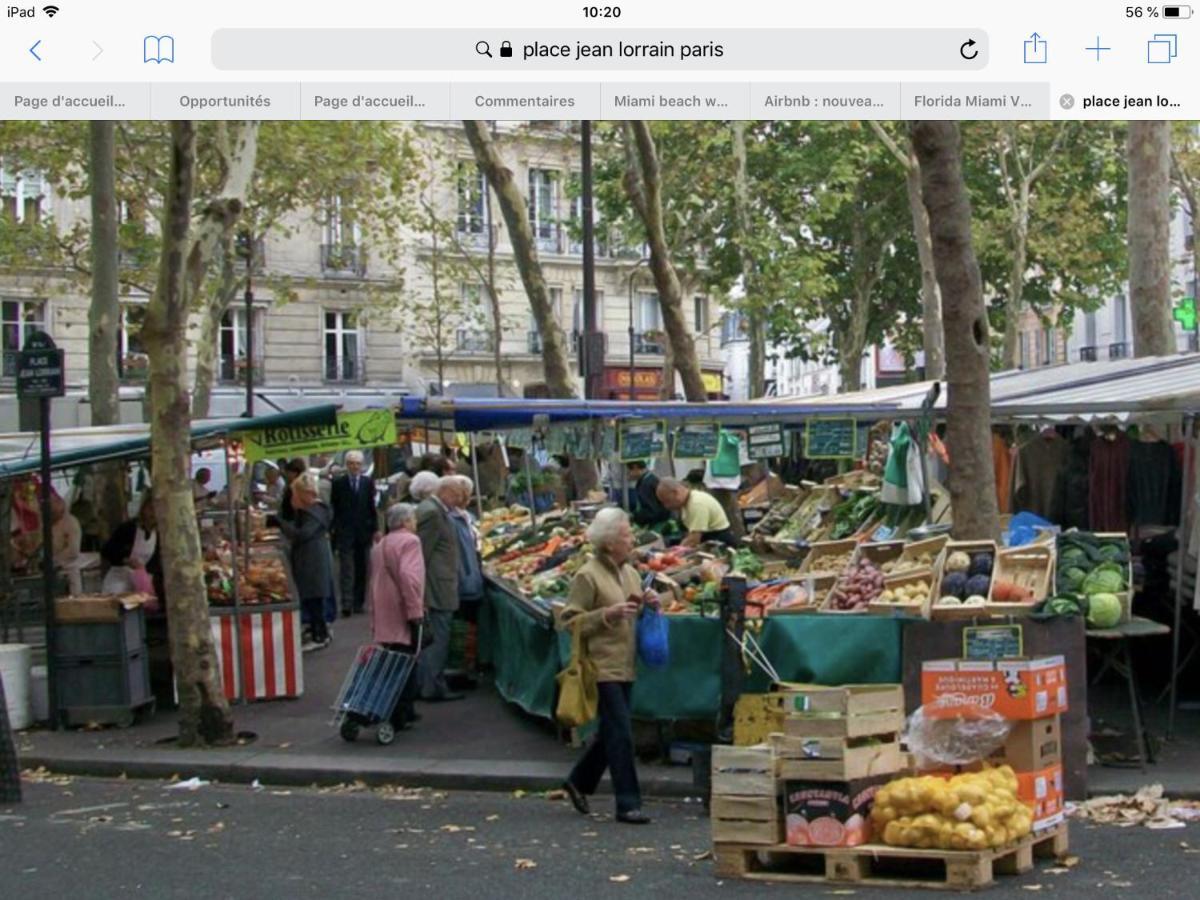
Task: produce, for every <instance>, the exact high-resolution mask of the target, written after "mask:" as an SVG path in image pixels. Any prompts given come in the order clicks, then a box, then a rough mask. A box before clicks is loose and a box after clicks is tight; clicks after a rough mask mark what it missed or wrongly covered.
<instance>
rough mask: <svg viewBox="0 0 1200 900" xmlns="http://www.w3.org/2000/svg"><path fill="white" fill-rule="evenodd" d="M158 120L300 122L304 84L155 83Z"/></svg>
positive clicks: (153, 95) (152, 103) (153, 106)
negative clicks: (302, 85) (276, 120)
mask: <svg viewBox="0 0 1200 900" xmlns="http://www.w3.org/2000/svg"><path fill="white" fill-rule="evenodd" d="M150 114H151V118H154V119H298V118H300V85H299V84H288V83H280V82H277V81H270V82H210V83H207V84H203V83H202V84H170V83H167V84H155V85H153V86H152V87H151V91H150Z"/></svg>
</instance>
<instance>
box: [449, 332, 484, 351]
mask: <svg viewBox="0 0 1200 900" xmlns="http://www.w3.org/2000/svg"><path fill="white" fill-rule="evenodd" d="M492 347H493V345H492V333H491V332H490V331H481V330H478V329H474V328H460V329H458V331H457V332H456V334H455V347H454V349H455V350H456V351H458V352H459V353H491V352H492Z"/></svg>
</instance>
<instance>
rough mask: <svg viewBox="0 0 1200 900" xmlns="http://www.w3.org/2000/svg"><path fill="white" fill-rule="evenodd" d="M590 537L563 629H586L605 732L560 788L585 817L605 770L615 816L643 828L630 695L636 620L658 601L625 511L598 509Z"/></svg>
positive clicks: (584, 635) (644, 818)
mask: <svg viewBox="0 0 1200 900" xmlns="http://www.w3.org/2000/svg"><path fill="white" fill-rule="evenodd" d="M587 538H588V540H589V541H590V542H591V544H592V547H593V548H594V550H595V556H594V557H593V558H592V559H591V560H589V561H588V562H586V563H584V565H583V567H582V568H581V569H580V570H579V571H578V572H577V573H576V574H575V578H574V580H573V581H572V582H571V591H570V595H569V597H568V599H567V605H566V607H565V608H564V609H563V611H562V614H561V615H560V617H559V627H560V628H562V629H564V630H566V629H571V628H579V629H580V630H581V637H582V638H583V650H584V652H585V653H586V654H587V655H588V656H589V657H590V658H591V660H592V662H593V663H594V664H595V666H596V678H597V682H598V684H597V687H598V688H599V699H600V731H599V733H598V734H597V735H596V737H594V738H593V739H592V743H591V745H590V746H589V747H588V749H587V751H586V752H585V753H584V754H583V757H582V758H581V759H580V760H579V762H578V763H576V765H575V768H574V769H572V770H571V774H570V775H569V776H568V777H567V780H566V782H565V783H564V784H563V788H564V789H565V790H566V792H567V795H568V796H569V797H570V798H571V803H572V804H573V805H574V806H575V809H577V810H578V811H579V812H580V813H583V814H584V815H587V814H589V813H590V812H591V809H590V807H589V805H588V799H587V798H588V797H589V796H590V795H591V794H594V793H595V792H596V788H597V787H599V785H600V778H601V777H602V776H603V775H604V770H605V769H606V768H607V769H608V771H609V773H610V774H611V776H612V783H613V792H614V793H615V794H616V798H617V821H618V822H625V823H627V824H630V825H645V824H647V823H648V822H649V821H650V817H649V816H647V815H646V814H645V813H644V812H642V794H641V788H640V787H639V785H638V777H637V768H636V766H635V761H634V755H633V723H632V719H631V716H630V706H629V699H630V695H631V693H632V690H633V679H634V672H635V668H634V657H635V654H636V649H637V647H636V624H635V618H636V616H637V614H638V612H639V611H640V609H641V605H642V604H643V603H648V604H650V605H652V606H657V605H658V598H657V596H656V595H655V594H654V593H653V592H650V591H643V590H642V584H641V579H640V577H639V576H638V573H637V570H636V569H634V568H633V566H631V565H630V564H629V559H630V557H631V556H632V554H633V546H634V541H633V528H632V527H631V526H630V524H629V517H628V516H626V515H625V513H624V511H623V510H620V509H615V508H612V507H609V508H607V509H602V510H600V512H598V513H597V514H596V518H595V519H594V520H593V521H592V524H591V525H590V526H589V527H588V530H587Z"/></svg>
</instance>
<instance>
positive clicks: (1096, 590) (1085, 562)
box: [1055, 531, 1130, 597]
mask: <svg viewBox="0 0 1200 900" xmlns="http://www.w3.org/2000/svg"><path fill="white" fill-rule="evenodd" d="M1128 567H1129V544H1128V541H1127V540H1126V539H1125V537H1124V536H1121V537H1105V538H1101V537H1099V536H1098V535H1095V534H1093V533H1091V532H1090V531H1068V532H1066V533H1064V534H1060V535H1059V536H1058V578H1057V583H1056V585H1055V586H1056V588H1057V590H1058V593H1060V594H1071V593H1082V594H1086V595H1087V596H1089V597H1090V596H1092V595H1093V594H1116V593H1120V592H1121V591H1125V590H1128V589H1129V587H1130V585H1129V583H1128V571H1129V568H1128Z"/></svg>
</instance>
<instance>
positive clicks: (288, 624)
mask: <svg viewBox="0 0 1200 900" xmlns="http://www.w3.org/2000/svg"><path fill="white" fill-rule="evenodd" d="M234 619H235V617H234V616H232V615H228V616H213V617H212V618H211V620H210V621H211V623H212V635H213V642H214V643H215V644H216V646H217V665H218V666H219V668H220V670H221V684H222V686H223V687H224V691H225V696H226V697H227V698H228V699H230V700H236V699H238V697H239V696H240V697H242V698H243V699H245V700H273V699H275V698H278V697H299V696H300V695H301V694H303V693H304V663H303V660H302V657H301V655H300V611H299V610H295V609H287V610H282V611H277V612H247V613H242V615H241V616H240V619H241V621H240V623H238V624H240V626H241V627H240V628H236V627H235V622H234ZM239 688H240V690H239Z"/></svg>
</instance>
